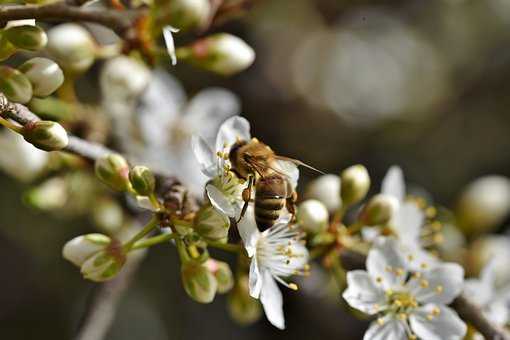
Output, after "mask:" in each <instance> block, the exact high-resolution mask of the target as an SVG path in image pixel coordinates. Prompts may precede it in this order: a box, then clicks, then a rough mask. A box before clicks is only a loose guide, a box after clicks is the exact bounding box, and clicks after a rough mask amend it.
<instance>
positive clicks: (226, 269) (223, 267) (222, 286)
mask: <svg viewBox="0 0 510 340" xmlns="http://www.w3.org/2000/svg"><path fill="white" fill-rule="evenodd" d="M205 265H206V266H207V267H208V268H209V271H210V272H211V273H212V274H213V275H214V277H215V278H216V281H217V282H218V293H220V294H224V293H226V292H228V291H230V290H231V289H232V287H233V286H234V277H233V275H232V270H230V266H229V265H228V263H226V262H222V261H216V260H213V259H209V260H207V261H206V263H205Z"/></svg>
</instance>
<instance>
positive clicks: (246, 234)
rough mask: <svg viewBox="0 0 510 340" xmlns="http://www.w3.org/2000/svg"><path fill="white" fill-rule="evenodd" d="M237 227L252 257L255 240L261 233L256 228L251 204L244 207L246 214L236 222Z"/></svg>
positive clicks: (255, 244)
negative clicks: (246, 207)
mask: <svg viewBox="0 0 510 340" xmlns="http://www.w3.org/2000/svg"><path fill="white" fill-rule="evenodd" d="M237 229H238V230H239V234H240V235H241V239H242V240H243V243H244V247H245V248H246V252H247V253H248V256H250V257H252V256H253V255H254V254H255V249H256V246H257V241H258V239H259V238H260V236H261V234H260V231H259V229H258V228H257V222H256V221H255V214H254V212H253V206H251V205H249V206H248V209H246V214H245V215H244V217H243V218H242V219H241V220H240V221H239V223H238V224H237Z"/></svg>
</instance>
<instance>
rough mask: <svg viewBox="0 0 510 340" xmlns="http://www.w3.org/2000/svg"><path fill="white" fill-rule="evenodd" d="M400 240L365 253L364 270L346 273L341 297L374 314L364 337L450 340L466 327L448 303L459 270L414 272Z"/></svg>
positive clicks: (459, 282) (459, 280)
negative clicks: (373, 318)
mask: <svg viewBox="0 0 510 340" xmlns="http://www.w3.org/2000/svg"><path fill="white" fill-rule="evenodd" d="M398 243H399V242H398V241H397V240H395V239H391V238H386V239H384V240H382V241H381V242H379V243H378V244H377V245H375V246H374V247H372V249H371V250H370V251H369V253H368V257H367V261H366V268H367V270H366V271H365V270H354V271H350V272H348V273H347V285H348V287H347V289H346V290H345V291H344V293H343V298H344V299H345V300H346V301H347V303H348V304H349V305H350V306H351V307H353V308H356V309H358V310H360V311H362V312H364V313H366V314H369V315H376V314H377V315H379V318H378V319H377V320H376V321H374V322H372V324H371V326H370V328H369V329H368V330H367V332H366V333H365V336H364V340H373V339H378V340H383V339H384V340H400V339H402V340H407V339H417V338H420V339H427V340H445V339H449V340H455V339H459V340H460V339H462V338H463V337H464V335H465V334H466V330H467V327H466V325H465V324H464V322H463V321H462V320H461V319H460V318H459V316H458V315H457V314H456V313H455V312H454V311H453V310H452V309H450V308H449V307H447V306H446V305H448V304H449V303H451V302H452V301H453V299H455V297H457V296H458V295H459V294H460V293H461V291H462V287H463V283H464V280H463V277H464V270H463V269H462V267H461V266H459V265H458V264H455V263H443V264H438V265H437V266H435V267H434V268H428V269H424V270H422V271H413V270H410V268H409V267H408V266H407V263H406V261H405V258H404V257H405V255H404V254H402V253H401V251H400V249H401V247H400V245H399V244H398Z"/></svg>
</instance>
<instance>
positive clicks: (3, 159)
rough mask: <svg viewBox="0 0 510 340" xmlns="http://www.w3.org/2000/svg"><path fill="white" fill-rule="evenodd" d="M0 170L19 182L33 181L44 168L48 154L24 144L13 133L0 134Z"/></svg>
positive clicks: (5, 130)
mask: <svg viewBox="0 0 510 340" xmlns="http://www.w3.org/2000/svg"><path fill="white" fill-rule="evenodd" d="M0 150H2V151H1V152H0V168H1V169H2V170H4V171H5V172H6V173H8V174H9V175H11V176H13V177H15V178H17V179H19V180H21V181H30V180H32V179H34V178H35V177H36V176H37V175H38V174H39V173H40V172H41V170H43V168H44V167H45V166H46V164H47V162H48V158H49V154H48V153H47V152H44V151H42V150H39V149H37V148H36V147H34V146H33V145H32V144H30V143H28V142H26V141H25V140H24V139H23V137H22V136H21V135H19V134H17V133H15V132H12V131H10V130H7V129H4V131H1V132H0Z"/></svg>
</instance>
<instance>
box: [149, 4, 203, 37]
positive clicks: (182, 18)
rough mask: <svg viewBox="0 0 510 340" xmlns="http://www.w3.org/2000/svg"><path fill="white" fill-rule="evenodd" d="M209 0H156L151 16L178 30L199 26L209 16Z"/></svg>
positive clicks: (161, 23)
mask: <svg viewBox="0 0 510 340" xmlns="http://www.w3.org/2000/svg"><path fill="white" fill-rule="evenodd" d="M210 12H211V4H210V2H209V0H172V1H168V0H156V1H155V2H154V6H153V16H154V17H155V21H156V22H158V23H159V24H160V25H163V26H164V25H168V24H169V25H172V26H173V27H176V28H178V29H180V30H187V29H190V28H194V27H200V26H201V25H203V24H204V23H205V22H206V21H207V19H208V18H209V15H210Z"/></svg>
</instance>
